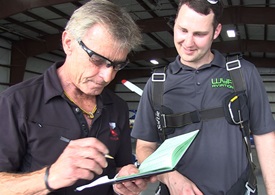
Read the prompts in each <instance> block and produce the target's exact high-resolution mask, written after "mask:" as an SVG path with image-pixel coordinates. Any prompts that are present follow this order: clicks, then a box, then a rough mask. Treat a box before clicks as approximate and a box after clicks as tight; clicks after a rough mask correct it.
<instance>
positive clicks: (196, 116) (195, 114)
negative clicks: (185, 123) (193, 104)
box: [190, 110, 201, 123]
mask: <svg viewBox="0 0 275 195" xmlns="http://www.w3.org/2000/svg"><path fill="white" fill-rule="evenodd" d="M190 117H191V121H192V122H193V123H198V122H200V121H201V117H200V112H199V111H198V110H195V111H192V112H190Z"/></svg>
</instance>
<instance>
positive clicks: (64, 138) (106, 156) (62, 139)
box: [60, 136, 114, 159]
mask: <svg viewBox="0 0 275 195" xmlns="http://www.w3.org/2000/svg"><path fill="white" fill-rule="evenodd" d="M60 140H61V141H63V142H66V143H70V141H71V140H70V139H68V138H66V137H63V136H61V137H60ZM104 156H105V158H109V159H114V157H112V156H111V155H109V154H104Z"/></svg>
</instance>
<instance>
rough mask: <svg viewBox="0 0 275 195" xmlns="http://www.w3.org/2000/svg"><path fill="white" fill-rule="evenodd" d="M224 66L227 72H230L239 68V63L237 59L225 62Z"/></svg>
mask: <svg viewBox="0 0 275 195" xmlns="http://www.w3.org/2000/svg"><path fill="white" fill-rule="evenodd" d="M225 66H226V70H227V71H231V70H235V69H238V68H241V62H240V60H239V59H237V60H232V61H229V62H226V64H225Z"/></svg>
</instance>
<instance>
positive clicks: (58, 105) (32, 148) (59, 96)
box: [0, 63, 132, 195]
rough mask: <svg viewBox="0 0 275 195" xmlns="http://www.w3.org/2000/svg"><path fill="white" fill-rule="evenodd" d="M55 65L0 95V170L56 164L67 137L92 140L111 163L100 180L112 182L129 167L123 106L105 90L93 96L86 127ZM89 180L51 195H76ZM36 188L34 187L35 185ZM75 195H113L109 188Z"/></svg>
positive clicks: (17, 170)
mask: <svg viewBox="0 0 275 195" xmlns="http://www.w3.org/2000/svg"><path fill="white" fill-rule="evenodd" d="M62 64H63V63H56V64H54V65H53V66H51V67H50V68H49V69H48V70H47V71H46V72H45V73H44V74H42V75H41V76H38V77H36V78H32V79H30V80H27V81H24V82H22V83H20V84H17V85H14V86H12V87H10V88H8V89H7V90H6V91H4V92H2V93H1V94H0V108H1V109H0V118H1V122H0V135H1V136H0V171H3V172H15V173H21V172H32V171H36V170H39V169H41V168H43V167H45V166H46V165H50V164H52V163H54V162H55V161H56V160H57V158H58V157H59V156H60V154H61V153H62V151H63V150H64V149H65V147H66V145H67V143H65V142H63V141H61V140H60V137H65V138H68V139H70V140H75V139H79V138H84V137H96V138H98V139H99V140H100V141H102V142H103V143H104V144H105V145H106V146H107V147H108V149H109V151H110V155H112V156H113V157H114V158H115V160H109V159H108V167H107V168H106V169H105V170H104V173H103V174H102V175H109V177H113V176H114V175H115V174H116V173H115V170H116V167H122V166H124V165H126V164H129V163H132V155H131V154H132V149H131V138H130V130H129V117H128V115H129V111H128V107H127V104H126V102H125V101H123V100H122V99H121V98H119V97H118V96H116V95H115V94H114V93H113V92H111V91H110V90H108V89H104V90H103V92H102V94H101V95H99V96H98V97H97V107H98V109H97V112H96V114H95V118H94V120H93V124H92V126H91V127H90V128H89V127H88V125H87V123H86V121H85V119H84V116H83V114H82V113H81V112H80V109H79V108H78V107H77V106H75V105H71V103H70V102H69V101H68V100H67V99H66V98H65V96H64V93H63V89H62V87H61V84H60V81H59V78H58V76H57V73H56V71H57V68H59V67H60V66H62ZM87 182H90V181H83V180H82V181H78V182H77V183H76V184H75V185H73V186H71V187H68V188H64V189H60V190H58V191H57V192H55V193H52V194H67V195H70V194H75V192H74V189H75V187H77V186H79V185H83V184H86V183H87ZM34 185H35V184H34ZM77 194H83V195H85V194H90V195H91V194H101V195H104V194H106V195H107V194H113V190H112V186H111V185H104V186H100V187H95V188H90V189H87V190H84V191H82V192H77Z"/></svg>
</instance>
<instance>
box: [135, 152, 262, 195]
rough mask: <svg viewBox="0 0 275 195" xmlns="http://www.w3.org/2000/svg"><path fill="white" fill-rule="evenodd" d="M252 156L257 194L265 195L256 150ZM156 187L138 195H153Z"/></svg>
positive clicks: (151, 187)
mask: <svg viewBox="0 0 275 195" xmlns="http://www.w3.org/2000/svg"><path fill="white" fill-rule="evenodd" d="M252 155H253V160H254V163H255V164H256V166H257V168H256V172H255V174H256V176H257V182H258V189H259V192H258V194H259V195H267V193H266V190H265V187H264V182H263V177H262V173H261V170H260V165H259V162H258V158H257V155H256V149H255V148H252ZM157 186H158V183H154V184H149V186H148V188H147V190H145V191H144V192H142V193H141V194H140V195H154V194H155V190H156V188H157Z"/></svg>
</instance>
